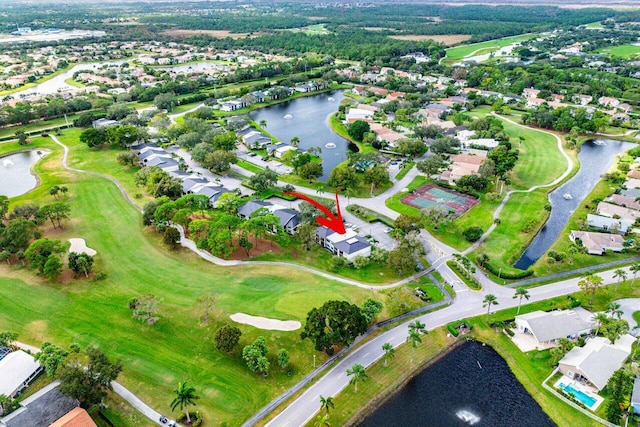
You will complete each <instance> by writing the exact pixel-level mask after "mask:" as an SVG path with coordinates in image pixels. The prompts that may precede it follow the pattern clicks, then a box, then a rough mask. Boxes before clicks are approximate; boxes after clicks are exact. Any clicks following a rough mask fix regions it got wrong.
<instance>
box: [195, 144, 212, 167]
mask: <svg viewBox="0 0 640 427" xmlns="http://www.w3.org/2000/svg"><path fill="white" fill-rule="evenodd" d="M214 151H216V148H215V147H214V146H213V144H208V143H206V142H201V143H200V144H198V145H196V146H195V147H193V150H191V158H192V159H193V160H194V161H196V162H198V163H202V162H204V159H205V158H206V157H207V154H211V153H213V152H214Z"/></svg>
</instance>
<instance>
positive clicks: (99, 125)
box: [92, 119, 120, 129]
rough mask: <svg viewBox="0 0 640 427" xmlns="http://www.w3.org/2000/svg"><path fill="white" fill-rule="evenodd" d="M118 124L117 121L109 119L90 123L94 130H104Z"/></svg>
mask: <svg viewBox="0 0 640 427" xmlns="http://www.w3.org/2000/svg"><path fill="white" fill-rule="evenodd" d="M119 124H120V122H119V121H117V120H109V119H98V120H94V121H93V122H92V126H93V127H94V128H96V129H97V128H105V127H111V126H117V125H119Z"/></svg>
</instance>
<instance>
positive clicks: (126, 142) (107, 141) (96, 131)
mask: <svg viewBox="0 0 640 427" xmlns="http://www.w3.org/2000/svg"><path fill="white" fill-rule="evenodd" d="M147 139H148V134H147V132H146V130H145V129H142V128H140V127H136V126H132V125H118V126H109V127H99V128H89V129H86V130H84V131H82V133H81V134H80V142H82V143H84V144H87V145H88V146H89V147H100V146H103V145H112V146H114V147H119V148H127V147H129V146H131V145H133V144H134V143H135V142H136V141H146V140H147Z"/></svg>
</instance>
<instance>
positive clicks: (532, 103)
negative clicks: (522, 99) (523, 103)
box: [527, 98, 547, 108]
mask: <svg viewBox="0 0 640 427" xmlns="http://www.w3.org/2000/svg"><path fill="white" fill-rule="evenodd" d="M545 102H547V101H546V100H545V99H542V98H527V108H538V107H540V106H541V105H542V104H544V103H545Z"/></svg>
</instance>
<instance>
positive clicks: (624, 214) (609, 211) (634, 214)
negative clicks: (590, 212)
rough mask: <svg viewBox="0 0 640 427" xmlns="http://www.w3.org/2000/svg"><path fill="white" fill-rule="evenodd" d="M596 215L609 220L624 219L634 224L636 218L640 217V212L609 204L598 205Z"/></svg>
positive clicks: (601, 203)
mask: <svg viewBox="0 0 640 427" xmlns="http://www.w3.org/2000/svg"><path fill="white" fill-rule="evenodd" d="M596 214H598V215H601V216H606V217H609V218H616V219H624V220H627V221H629V222H634V221H635V220H636V218H638V217H640V212H638V211H635V210H633V209H629V208H625V207H623V206H618V205H614V204H611V203H608V202H600V203H598V207H597V208H596Z"/></svg>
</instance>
